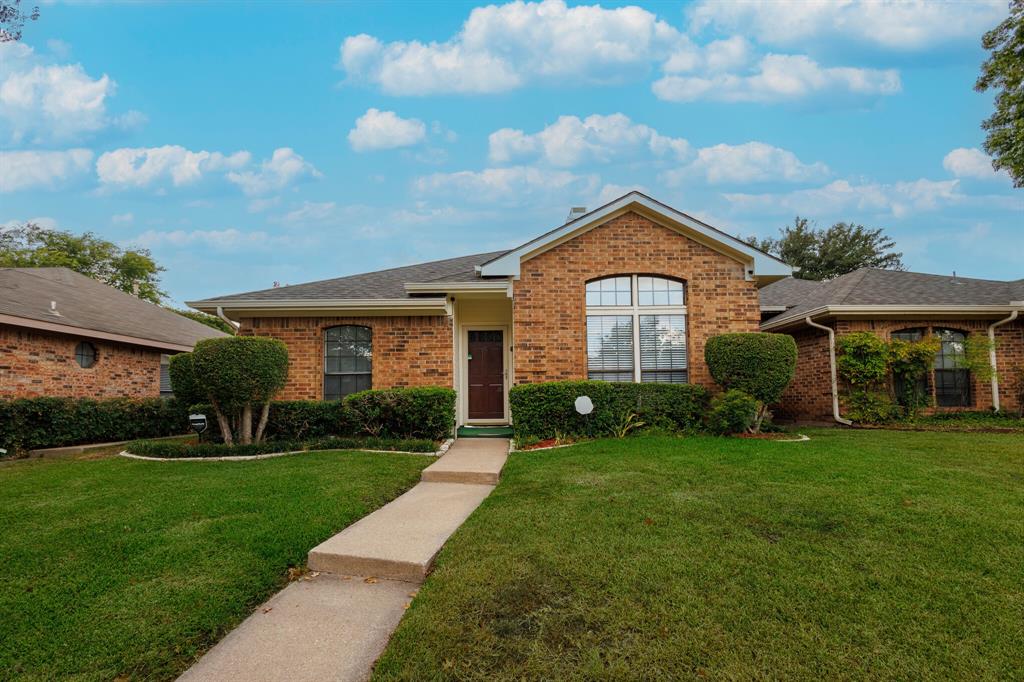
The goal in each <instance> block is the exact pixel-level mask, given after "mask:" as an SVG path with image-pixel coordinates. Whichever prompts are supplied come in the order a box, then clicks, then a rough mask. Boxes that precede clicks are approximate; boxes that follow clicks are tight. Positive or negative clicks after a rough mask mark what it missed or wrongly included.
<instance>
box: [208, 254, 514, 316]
mask: <svg viewBox="0 0 1024 682" xmlns="http://www.w3.org/2000/svg"><path fill="white" fill-rule="evenodd" d="M503 253H505V252H504V251H493V252H490V253H477V254H473V255H471V256H461V257H459V258H446V259H445V260H437V261H431V262H429V263H419V264H417V265H406V266H403V267H399V268H391V269H389V270H379V271H377V272H365V273H362V274H359V275H349V276H347V277H336V278H334V279H325V280H321V281H319V282H309V283H307V284H293V285H291V286H284V287H274V288H273V289H261V290H259V291H250V292H246V293H242V294H231V295H229V296H218V297H216V298H208V299H203V300H201V301H190V302H189V305H190V306H192V307H197V308H200V309H203V308H205V307H208V306H209V305H211V304H218V303H229V302H231V301H296V300H306V301H319V300H362V299H382V300H388V299H391V300H403V299H408V298H409V294H408V293H407V292H406V290H405V285H406V284H407V283H409V282H472V281H475V280H478V279H479V278H480V276H479V275H478V274H477V272H476V268H477V267H478V266H479V265H480V264H481V263H485V262H486V261H488V260H490V259H491V258H494V257H495V256H500V255H501V254H503Z"/></svg>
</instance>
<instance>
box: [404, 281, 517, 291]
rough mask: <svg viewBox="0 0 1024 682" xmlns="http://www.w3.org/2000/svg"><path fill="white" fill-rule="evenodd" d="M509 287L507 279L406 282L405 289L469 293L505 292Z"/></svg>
mask: <svg viewBox="0 0 1024 682" xmlns="http://www.w3.org/2000/svg"><path fill="white" fill-rule="evenodd" d="M508 289H509V281H508V280H507V279H501V280H497V281H493V280H492V281H480V282H407V283H406V284H405V290H406V291H407V292H408V293H410V294H437V293H447V294H471V293H476V292H495V293H502V294H503V293H505V292H506V291H508Z"/></svg>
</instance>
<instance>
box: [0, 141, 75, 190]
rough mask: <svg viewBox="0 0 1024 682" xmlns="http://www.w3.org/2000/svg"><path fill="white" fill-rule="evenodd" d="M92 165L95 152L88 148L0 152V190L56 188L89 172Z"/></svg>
mask: <svg viewBox="0 0 1024 682" xmlns="http://www.w3.org/2000/svg"><path fill="white" fill-rule="evenodd" d="M91 164H92V152H91V151H90V150H88V149H68V150H67V151H53V152H49V151H46V152H44V151H14V152H0V192H16V191H18V190H23V189H34V188H50V189H52V188H55V187H57V186H59V185H60V184H61V183H63V182H65V181H67V180H69V179H71V178H73V177H75V176H79V175H82V174H84V173H87V172H88V171H89V170H90V166H91Z"/></svg>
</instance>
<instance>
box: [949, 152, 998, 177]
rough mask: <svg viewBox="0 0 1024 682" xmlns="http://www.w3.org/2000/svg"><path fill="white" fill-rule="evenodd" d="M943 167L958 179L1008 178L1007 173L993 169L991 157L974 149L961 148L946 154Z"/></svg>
mask: <svg viewBox="0 0 1024 682" xmlns="http://www.w3.org/2000/svg"><path fill="white" fill-rule="evenodd" d="M942 167H943V168H945V169H946V170H948V171H949V172H950V173H952V174H953V175H955V176H956V177H958V178H975V179H977V180H995V179H997V178H1006V177H1007V173H1006V172H1005V171H998V172H997V171H996V170H994V169H993V168H992V157H991V156H989V155H988V154H986V153H985V152H983V151H981V150H980V149H975V148H973V147H972V148H970V149H968V148H966V147H960V148H958V149H954V150H953V151H951V152H950V153H948V154H946V156H945V158H943V159H942Z"/></svg>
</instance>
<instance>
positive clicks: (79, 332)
mask: <svg viewBox="0 0 1024 682" xmlns="http://www.w3.org/2000/svg"><path fill="white" fill-rule="evenodd" d="M0 324H8V325H11V326H13V327H25V328H27V329H37V330H39V331H47V332H55V333H58V334H68V335H71V336H80V337H83V338H87V339H99V340H102V341H114V342H116V343H126V344H130V345H133V346H145V347H146V348H154V349H156V350H166V351H174V352H188V351H190V350H192V346H190V345H187V344H181V343H170V342H169V341H157V340H156V339H144V338H142V337H139V336H130V335H128V334H115V333H113V332H104V331H100V330H98V329H87V328H85V327H76V326H74V325H71V324H61V323H59V322H46V321H45V320H34V319H32V318H29V317H17V316H16V315H0Z"/></svg>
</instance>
